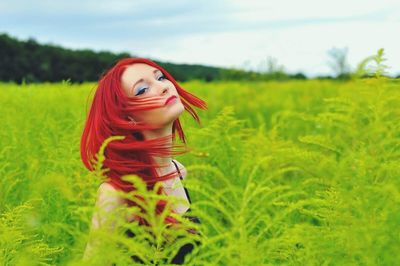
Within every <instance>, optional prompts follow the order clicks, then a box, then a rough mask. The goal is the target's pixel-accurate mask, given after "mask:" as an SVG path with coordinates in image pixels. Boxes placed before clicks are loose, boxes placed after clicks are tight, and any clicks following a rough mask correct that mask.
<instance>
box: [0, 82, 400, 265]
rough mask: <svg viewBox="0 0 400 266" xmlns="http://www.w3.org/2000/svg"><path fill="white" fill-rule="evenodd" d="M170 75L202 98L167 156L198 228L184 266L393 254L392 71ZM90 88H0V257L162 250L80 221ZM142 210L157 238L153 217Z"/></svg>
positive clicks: (383, 260)
mask: <svg viewBox="0 0 400 266" xmlns="http://www.w3.org/2000/svg"><path fill="white" fill-rule="evenodd" d="M182 85H183V87H184V88H186V89H187V90H189V91H191V92H194V93H195V94H196V95H199V96H200V97H201V98H204V99H205V100H206V101H207V102H208V104H209V110H208V111H206V112H202V111H199V113H200V116H201V119H202V125H201V126H198V125H196V123H195V122H194V121H193V120H192V118H191V117H190V116H189V114H184V115H183V117H182V119H183V121H182V122H183V126H184V129H185V133H186V135H187V139H188V145H189V147H190V148H192V150H193V152H192V153H189V154H185V155H182V156H180V157H178V158H177V159H178V160H179V161H180V162H181V163H183V164H184V165H185V166H186V168H187V171H188V176H187V179H185V181H184V185H185V186H186V187H187V188H188V190H189V192H190V193H191V198H192V202H193V203H192V206H191V208H192V210H193V214H196V215H198V216H199V217H200V219H201V221H202V224H201V225H200V227H199V228H200V230H201V232H202V233H203V238H202V241H203V242H202V243H203V245H201V247H199V249H198V250H197V252H196V253H194V254H193V255H192V256H188V257H187V264H188V265H276V264H284V265H396V264H398V262H399V261H400V255H399V254H400V253H399V252H398V251H399V250H400V229H399V228H400V226H399V225H400V194H399V187H400V181H399V180H400V179H399V176H400V164H399V159H400V123H399V117H400V109H399V106H400V88H399V85H400V84H399V83H398V82H396V81H395V80H388V79H386V78H382V77H377V78H373V79H363V80H354V81H348V82H337V81H316V80H309V81H291V82H214V83H202V82H200V81H192V82H188V83H183V84H182ZM93 87H94V84H93V83H90V84H82V85H71V84H68V83H65V82H64V83H59V84H48V83H47V84H36V85H34V84H32V85H21V86H18V85H13V84H4V83H3V84H1V85H0V111H1V114H2V115H1V120H0V121H1V125H2V130H1V131H0V143H1V145H0V162H1V164H0V175H1V179H0V264H1V265H83V263H82V262H81V258H82V254H83V251H84V249H85V246H86V243H87V241H88V239H89V238H90V237H95V236H96V237H98V239H101V241H100V245H99V247H98V251H97V253H96V254H97V255H96V260H93V261H92V263H93V265H100V261H101V260H106V259H107V260H113V261H115V262H118V265H124V264H126V263H128V262H129V258H128V255H129V254H133V253H136V254H139V255H141V256H143V257H144V259H145V260H146V261H148V262H150V261H153V262H156V261H159V260H160V259H161V258H163V257H164V256H165V257H168V256H171V255H172V253H171V252H173V250H175V251H176V248H177V247H176V245H175V246H172V248H170V249H169V250H159V249H158V247H159V246H158V245H155V246H152V245H150V246H149V245H148V244H147V242H146V241H145V240H144V237H145V236H146V233H148V232H145V231H143V230H142V231H141V232H139V231H140V229H139V228H138V227H137V226H135V224H132V225H126V224H125V225H123V224H122V226H125V227H126V226H129V227H130V228H131V229H132V230H136V231H137V232H138V234H139V236H140V237H138V238H136V239H123V238H121V235H118V234H116V235H114V234H111V233H110V234H107V233H106V232H100V231H99V232H89V227H90V219H91V215H92V212H93V207H94V203H95V197H96V190H97V188H98V186H99V184H100V182H101V176H99V175H98V174H97V175H96V174H94V173H88V171H87V170H86V169H85V168H84V166H83V164H82V163H81V161H80V156H79V141H80V136H81V133H82V128H83V122H84V118H85V113H86V108H87V96H88V95H89V92H90V91H91V90H92V89H93ZM113 141H118V139H114V140H113ZM134 177H135V176H132V177H130V178H131V180H134V179H132V178H134ZM127 178H129V177H127ZM151 195H152V194H151V193H150V194H148V196H149V198H150V197H154V195H153V196H151ZM154 199H157V197H154ZM154 202H155V201H150V202H149V206H147V207H146V208H150V209H151V208H152V207H154ZM152 221H153V222H154V224H157V227H155V228H157V229H155V230H156V235H157V239H153V240H154V241H155V243H158V244H159V243H160V240H162V237H161V232H162V231H163V230H164V232H165V230H166V228H163V227H160V226H159V225H160V224H161V223H160V221H159V220H152ZM89 236H90V237H89ZM147 236H148V237H149V235H148V234H147ZM142 237H143V238H142ZM117 243H118V245H116V244H117ZM175 244H176V243H175ZM105 251H106V252H105ZM160 265H161V264H160Z"/></svg>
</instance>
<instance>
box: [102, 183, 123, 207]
mask: <svg viewBox="0 0 400 266" xmlns="http://www.w3.org/2000/svg"><path fill="white" fill-rule="evenodd" d="M117 192H118V190H117V189H116V188H114V186H113V185H111V184H109V183H107V182H104V183H101V184H100V186H99V188H98V189H97V202H96V203H97V205H107V208H110V207H111V206H114V207H116V206H118V205H120V204H122V202H123V199H122V197H121V196H120V195H118V193H117Z"/></svg>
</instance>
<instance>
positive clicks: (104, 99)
mask: <svg viewBox="0 0 400 266" xmlns="http://www.w3.org/2000/svg"><path fill="white" fill-rule="evenodd" d="M134 63H145V64H148V65H150V66H153V67H155V68H157V69H159V70H160V71H161V72H162V73H163V74H164V76H165V77H166V78H167V79H168V80H170V81H171V82H172V83H173V85H174V86H175V88H176V90H177V92H178V94H179V97H180V99H181V102H182V104H183V105H184V107H185V110H186V111H187V112H189V113H190V114H191V116H192V117H193V118H194V119H195V120H196V121H197V122H198V123H199V124H201V123H200V118H199V116H198V115H197V113H196V111H195V110H194V109H193V108H192V107H191V105H192V106H194V107H197V108H201V109H207V104H206V102H204V101H203V100H201V99H200V98H198V97H196V96H195V95H193V94H191V93H189V92H188V91H186V90H184V89H183V88H182V87H181V86H179V84H178V83H177V82H176V81H175V79H174V78H173V77H172V76H171V75H170V74H169V73H168V72H167V71H166V70H165V69H163V68H162V67H161V66H159V65H158V64H156V63H155V62H153V61H151V60H149V59H145V58H124V59H121V60H119V61H118V62H117V63H116V64H115V65H114V66H113V67H111V68H110V69H109V70H107V71H105V72H104V73H103V74H102V76H101V77H100V80H99V82H98V84H97V88H96V90H95V94H94V96H93V100H92V104H91V106H90V110H89V114H88V115H87V117H86V122H85V125H84V129H83V133H82V137H81V143H80V153H81V159H82V161H83V163H84V165H85V167H86V168H87V169H89V170H90V171H93V170H94V169H95V168H94V164H93V163H94V161H95V160H98V158H96V153H97V152H98V151H99V148H100V146H101V145H102V143H103V141H104V140H105V139H107V138H108V137H110V136H116V135H118V136H125V138H124V139H123V140H117V141H115V140H114V141H111V142H110V143H108V144H107V146H106V148H105V150H104V156H105V160H104V162H103V168H108V169H109V170H108V171H106V172H105V175H106V178H107V182H108V183H110V184H111V185H113V186H114V188H116V189H118V190H122V191H124V192H131V191H132V190H135V187H134V185H133V184H132V183H131V182H128V181H126V180H122V179H121V177H122V176H124V175H132V174H134V175H137V176H139V177H140V178H141V179H142V180H143V181H144V182H145V183H146V184H147V189H148V190H151V189H153V188H154V185H155V183H156V182H158V181H162V180H166V179H170V178H174V177H175V176H177V173H173V174H168V175H163V176H159V175H158V173H157V171H156V169H155V168H156V167H161V166H160V165H158V164H157V163H156V162H155V161H154V160H153V158H152V156H160V157H163V156H172V155H176V154H182V153H187V152H189V149H187V148H186V139H185V134H184V132H183V129H182V126H181V123H180V121H179V118H177V119H176V120H175V121H174V122H173V126H172V134H171V135H169V136H166V137H161V138H157V139H150V140H145V139H144V136H143V134H142V132H141V131H142V130H146V129H155V128H157V127H156V126H154V125H149V124H144V123H142V122H140V121H139V122H137V123H136V124H132V123H131V122H130V120H129V119H128V118H127V117H128V115H129V114H134V113H135V112H136V111H138V110H149V109H153V108H159V107H161V106H160V104H157V103H155V101H154V100H153V101H152V100H151V99H141V97H129V96H127V95H126V93H125V92H124V91H123V89H122V84H121V76H122V73H123V72H124V70H125V68H126V67H128V66H129V65H131V64H134ZM176 133H178V135H179V138H180V139H181V141H182V142H183V143H184V145H177V144H176V143H175V140H176ZM171 138H172V146H171V145H169V144H168V140H169V141H170V140H171ZM173 148H178V149H177V150H174V149H173ZM180 148H185V149H181V150H179V149H180ZM160 193H161V189H159V190H158V191H157V194H160ZM127 203H128V205H129V206H132V205H136V206H137V204H136V203H135V202H134V201H131V200H127ZM165 205H166V202H165V201H159V203H158V204H157V207H156V213H157V214H159V213H161V212H162V211H163V209H164V208H165ZM141 209H142V208H141ZM142 211H143V210H142ZM136 218H137V220H139V223H140V224H145V225H149V224H148V222H147V221H145V219H143V218H142V217H139V216H136ZM164 222H166V223H177V220H176V219H174V218H173V217H171V216H167V217H166V219H165V220H164Z"/></svg>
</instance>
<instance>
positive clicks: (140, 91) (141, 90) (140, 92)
mask: <svg viewBox="0 0 400 266" xmlns="http://www.w3.org/2000/svg"><path fill="white" fill-rule="evenodd" d="M145 89H147V88H143V89H140V90H139V92H138V93H137V94H136V95H135V96H138V95H140V94H143V93H144V90H145Z"/></svg>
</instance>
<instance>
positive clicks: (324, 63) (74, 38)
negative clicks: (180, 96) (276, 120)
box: [0, 0, 400, 77]
mask: <svg viewBox="0 0 400 266" xmlns="http://www.w3.org/2000/svg"><path fill="white" fill-rule="evenodd" d="M0 33H7V34H9V35H11V36H13V37H16V38H18V39H20V40H27V39H28V38H34V39H35V40H36V41H38V42H39V43H45V44H55V45H60V46H63V47H66V48H71V49H92V50H94V51H111V52H117V53H120V52H128V53H130V54H132V55H133V56H138V57H146V58H150V59H154V60H160V61H164V62H171V63H185V64H202V65H207V66H217V67H235V68H242V69H246V70H256V71H257V70H259V71H262V70H265V69H266V62H267V60H268V58H274V60H275V62H276V63H277V64H278V65H280V66H282V67H283V68H284V70H285V71H286V72H288V73H297V72H303V73H304V74H306V75H307V76H309V77H313V76H317V75H332V74H334V72H333V70H332V68H331V66H330V62H331V61H332V58H331V57H330V56H329V53H328V51H330V50H331V49H333V48H337V49H347V51H348V54H347V58H348V62H349V64H350V67H351V68H352V69H354V68H355V67H356V66H357V64H358V63H359V62H360V61H361V60H362V59H364V58H366V57H367V56H370V55H374V54H376V52H377V51H378V49H379V48H384V49H385V58H387V61H385V62H384V63H385V64H386V65H388V66H389V67H390V68H389V69H388V73H389V74H390V75H400V0H380V1H377V0H335V1H332V0H331V1H324V0H303V1H295V0H291V1H289V0H280V1H268V0H253V1H252V0H198V1H189V0H186V1H184V0H180V1H175V0H170V1H160V0H157V1H155V0H147V1H145V0H115V1H104V0H84V1H82V0H81V1H77V0H68V1H66V0H57V1H55V0H36V1H32V0H29V1H28V0H12V1H11V0H3V1H1V2H0Z"/></svg>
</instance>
